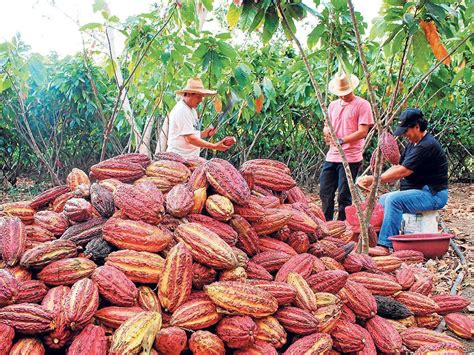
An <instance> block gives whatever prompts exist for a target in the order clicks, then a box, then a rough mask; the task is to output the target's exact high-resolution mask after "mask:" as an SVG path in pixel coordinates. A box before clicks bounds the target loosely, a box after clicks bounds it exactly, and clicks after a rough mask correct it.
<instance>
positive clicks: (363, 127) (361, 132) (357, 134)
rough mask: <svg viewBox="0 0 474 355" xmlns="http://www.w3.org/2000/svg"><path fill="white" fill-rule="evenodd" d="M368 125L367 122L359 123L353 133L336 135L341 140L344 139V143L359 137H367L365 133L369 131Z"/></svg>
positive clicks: (356, 139)
mask: <svg viewBox="0 0 474 355" xmlns="http://www.w3.org/2000/svg"><path fill="white" fill-rule="evenodd" d="M369 127H370V126H369V125H367V124H360V125H359V126H358V129H357V131H355V132H354V133H351V134H349V135H347V136H345V137H338V138H342V140H343V141H344V144H346V143H352V142H355V141H358V140H359V139H363V138H365V137H367V133H369Z"/></svg>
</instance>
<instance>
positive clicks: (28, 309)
mask: <svg viewBox="0 0 474 355" xmlns="http://www.w3.org/2000/svg"><path fill="white" fill-rule="evenodd" d="M0 323H4V324H6V325H9V326H11V327H13V328H15V331H17V332H20V333H25V334H38V333H43V332H47V331H49V330H52V329H53V327H54V323H53V314H52V313H51V312H49V311H47V310H46V309H44V308H43V307H42V306H39V305H37V304H34V303H22V304H13V305H10V306H6V307H3V308H0Z"/></svg>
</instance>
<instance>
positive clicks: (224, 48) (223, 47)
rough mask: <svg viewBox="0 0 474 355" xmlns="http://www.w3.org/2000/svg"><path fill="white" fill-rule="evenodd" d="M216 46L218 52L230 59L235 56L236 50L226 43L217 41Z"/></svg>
mask: <svg viewBox="0 0 474 355" xmlns="http://www.w3.org/2000/svg"><path fill="white" fill-rule="evenodd" d="M217 46H218V47H219V50H220V52H221V53H222V54H223V55H224V56H226V57H227V58H229V59H230V60H234V59H235V57H237V52H236V51H235V49H234V48H233V47H232V46H231V45H230V44H228V43H225V42H222V41H219V42H217Z"/></svg>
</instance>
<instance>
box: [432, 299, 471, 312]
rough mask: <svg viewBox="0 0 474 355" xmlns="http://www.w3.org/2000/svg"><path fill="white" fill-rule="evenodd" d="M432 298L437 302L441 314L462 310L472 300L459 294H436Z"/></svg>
mask: <svg viewBox="0 0 474 355" xmlns="http://www.w3.org/2000/svg"><path fill="white" fill-rule="evenodd" d="M431 299H432V300H433V301H435V302H436V304H437V306H438V309H437V310H436V312H438V313H439V314H446V313H453V312H460V311H462V310H463V309H464V308H466V307H467V306H469V305H470V304H471V301H470V300H468V299H467V298H466V297H463V296H459V295H435V296H432V297H431Z"/></svg>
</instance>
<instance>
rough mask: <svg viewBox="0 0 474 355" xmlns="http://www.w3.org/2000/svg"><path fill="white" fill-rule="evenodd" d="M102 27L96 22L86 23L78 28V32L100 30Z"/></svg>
mask: <svg viewBox="0 0 474 355" xmlns="http://www.w3.org/2000/svg"><path fill="white" fill-rule="evenodd" d="M103 28H104V25H103V24H101V23H98V22H91V23H87V24H85V25H84V26H81V27H80V28H79V31H88V30H102V29H103Z"/></svg>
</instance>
